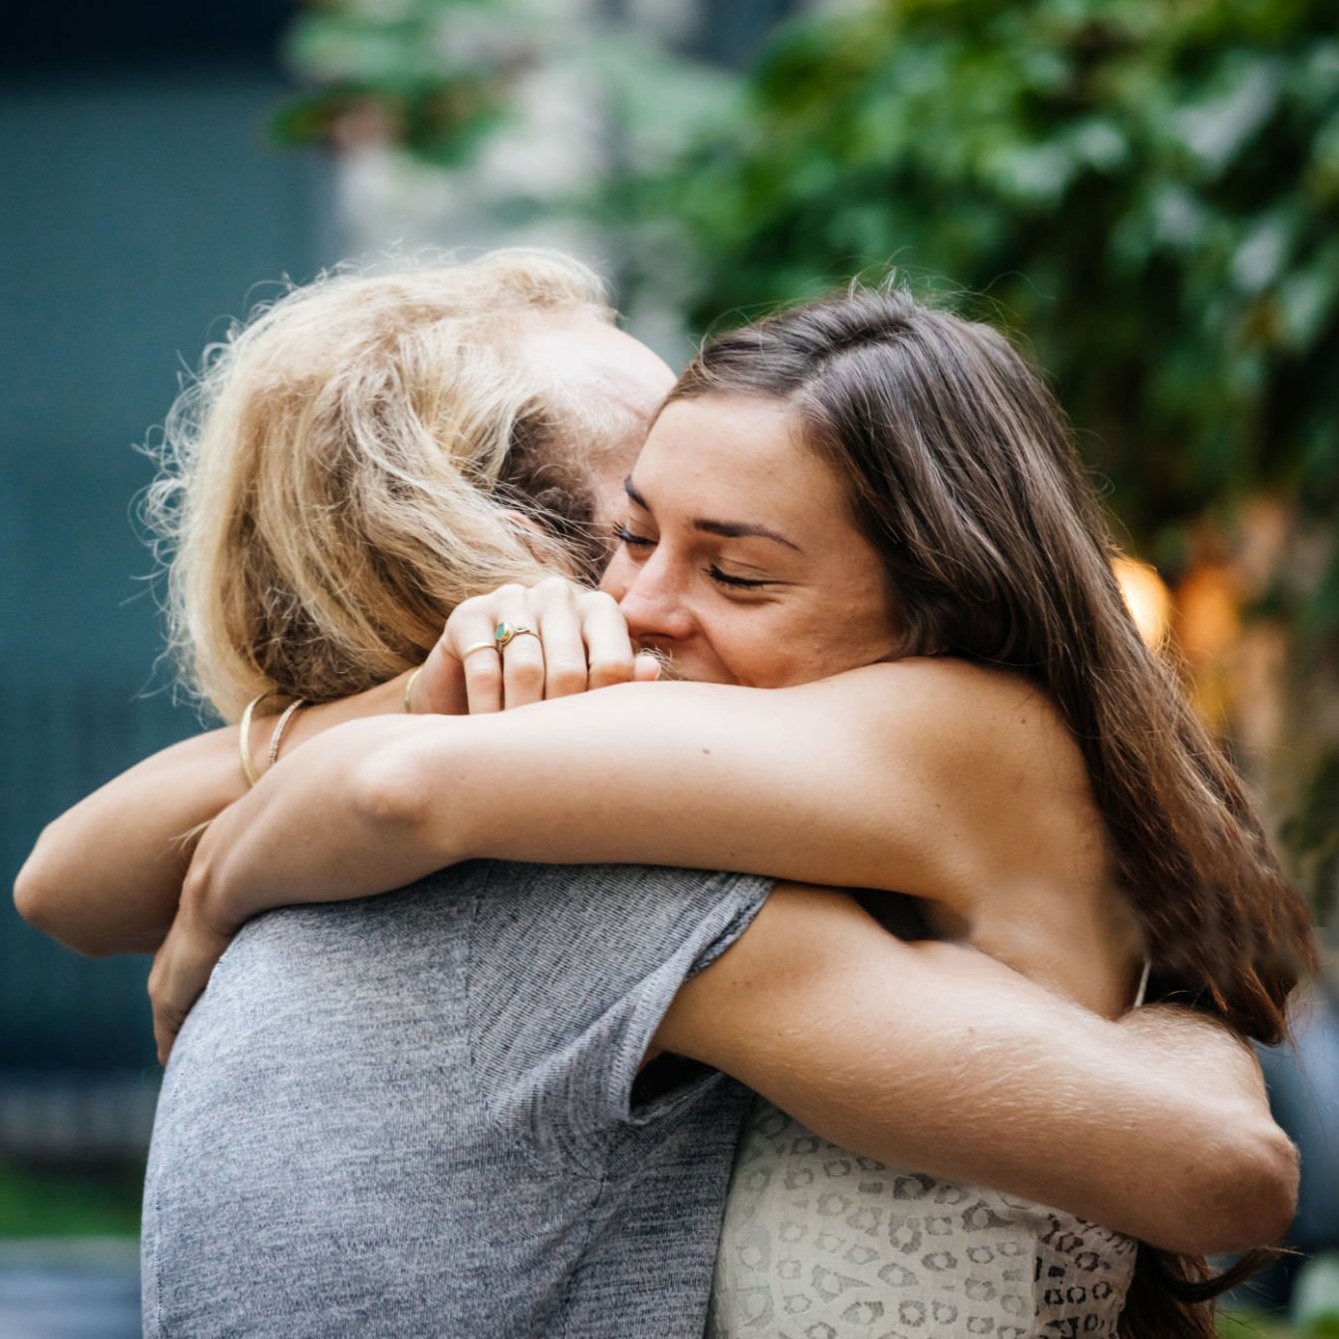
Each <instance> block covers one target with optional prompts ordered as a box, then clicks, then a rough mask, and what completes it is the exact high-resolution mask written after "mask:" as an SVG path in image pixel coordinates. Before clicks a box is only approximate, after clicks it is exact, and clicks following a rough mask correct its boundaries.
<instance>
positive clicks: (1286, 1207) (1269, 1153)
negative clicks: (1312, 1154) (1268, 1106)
mask: <svg viewBox="0 0 1339 1339" xmlns="http://www.w3.org/2000/svg"><path fill="white" fill-rule="evenodd" d="M1298 1170H1299V1167H1298V1157H1297V1149H1296V1148H1295V1147H1294V1145H1293V1143H1292V1141H1291V1140H1290V1139H1289V1138H1288V1136H1287V1135H1285V1134H1284V1133H1283V1131H1282V1130H1280V1129H1279V1127H1278V1126H1277V1125H1275V1124H1274V1122H1273V1121H1271V1120H1269V1119H1268V1117H1267V1116H1264V1115H1262V1114H1260V1113H1259V1112H1258V1111H1257V1110H1256V1109H1255V1108H1252V1109H1251V1110H1250V1112H1249V1113H1244V1114H1243V1115H1242V1116H1241V1118H1240V1119H1239V1120H1238V1121H1236V1122H1233V1123H1232V1125H1231V1126H1230V1127H1228V1129H1227V1130H1226V1133H1225V1134H1224V1135H1223V1136H1222V1137H1221V1138H1220V1140H1219V1141H1218V1142H1217V1143H1216V1144H1215V1145H1214V1146H1212V1147H1206V1148H1205V1149H1204V1151H1203V1153H1202V1155H1201V1156H1200V1158H1199V1159H1198V1165H1197V1166H1196V1168H1195V1169H1194V1174H1193V1176H1192V1184H1191V1185H1190V1186H1188V1187H1187V1188H1186V1193H1185V1196H1184V1199H1183V1207H1190V1208H1191V1210H1192V1212H1190V1213H1184V1214H1182V1215H1181V1216H1180V1217H1181V1221H1180V1222H1179V1223H1178V1225H1177V1227H1176V1229H1175V1230H1174V1236H1175V1239H1174V1240H1169V1241H1167V1242H1165V1243H1155V1244H1158V1245H1164V1246H1165V1248H1166V1249H1169V1250H1175V1251H1177V1252H1180V1253H1182V1254H1187V1255H1221V1254H1227V1253H1229V1252H1237V1251H1244V1250H1249V1249H1251V1248H1252V1247H1255V1246H1263V1245H1267V1244H1269V1243H1273V1242H1278V1241H1282V1240H1283V1239H1284V1237H1286V1235H1287V1233H1288V1229H1289V1227H1290V1226H1291V1224H1292V1220H1293V1216H1294V1214H1295V1213H1296V1212H1297V1185H1298Z"/></svg>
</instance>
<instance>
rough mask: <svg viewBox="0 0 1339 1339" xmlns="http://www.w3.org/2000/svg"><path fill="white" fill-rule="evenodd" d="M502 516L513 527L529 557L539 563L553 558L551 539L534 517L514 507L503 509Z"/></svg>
mask: <svg viewBox="0 0 1339 1339" xmlns="http://www.w3.org/2000/svg"><path fill="white" fill-rule="evenodd" d="M502 514H503V515H504V516H505V517H506V518H507V520H508V521H509V522H510V523H511V524H512V525H513V526H515V528H516V533H517V534H518V535H519V536H520V537H521V542H522V543H523V544H524V545H525V546H526V548H527V549H529V550H530V555H531V557H533V558H538V559H540V560H541V561H543V560H544V559H546V558H552V557H553V538H552V536H551V535H550V534H549V533H548V531H546V530H545V529H544V527H543V526H542V525H541V524H540V523H539V521H538V520H536V519H535V517H533V516H531V515H529V514H528V513H526V512H523V511H521V510H519V509H518V508H516V507H504V508H503V511H502Z"/></svg>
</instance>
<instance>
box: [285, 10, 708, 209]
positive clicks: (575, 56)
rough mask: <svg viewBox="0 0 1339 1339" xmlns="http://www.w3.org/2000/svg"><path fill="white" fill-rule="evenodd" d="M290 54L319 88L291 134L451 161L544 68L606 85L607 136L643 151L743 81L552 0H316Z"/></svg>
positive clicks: (664, 141) (469, 150) (683, 133)
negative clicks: (559, 8)
mask: <svg viewBox="0 0 1339 1339" xmlns="http://www.w3.org/2000/svg"><path fill="white" fill-rule="evenodd" d="M285 56H286V59H287V62H288V64H289V65H290V67H292V68H293V70H294V71H295V72H296V73H297V74H299V75H300V76H301V77H302V79H303V80H304V81H305V82H306V83H307V84H308V85H309V86H310V91H309V92H308V93H307V94H305V95H304V96H302V97H299V98H297V99H295V100H294V101H293V102H291V103H289V104H288V105H286V106H285V107H283V108H282V109H281V110H280V112H279V114H278V116H277V117H276V118H275V124H274V130H275V135H276V138H278V140H279V141H280V142H281V143H283V144H288V145H309V144H333V145H334V146H336V147H340V146H343V145H348V144H351V143H356V142H358V141H360V140H378V141H382V142H390V143H393V144H397V145H399V146H401V147H402V148H403V149H405V150H406V151H407V152H408V153H410V154H411V155H412V156H413V157H415V158H417V159H418V160H420V161H421V162H425V163H429V164H433V165H436V166H439V167H456V166H459V165H461V164H462V163H466V162H468V161H469V160H470V159H471V157H472V156H473V155H474V154H475V153H476V152H477V151H478V150H479V149H480V148H481V146H483V145H484V144H485V143H486V142H487V140H488V138H489V136H490V134H491V133H492V132H494V131H497V130H498V129H500V128H502V127H503V126H505V125H506V124H507V123H508V122H509V121H511V120H512V119H514V118H515V116H516V114H517V110H518V102H520V101H522V100H523V99H524V96H525V94H524V89H525V85H526V82H527V80H528V78H529V77H531V76H533V75H535V74H536V73H537V72H548V73H555V72H557V73H559V74H560V75H563V76H565V77H566V78H568V79H569V80H571V79H575V80H576V81H577V82H578V83H580V84H582V85H583V86H585V87H586V88H587V89H589V90H590V91H591V92H593V93H594V94H595V98H594V101H595V103H596V107H595V109H594V110H595V111H596V112H597V113H598V112H600V111H603V112H604V113H606V117H607V121H608V126H609V128H610V131H611V134H610V144H609V145H608V146H607V147H608V148H610V149H611V150H614V151H615V156H617V150H618V149H628V150H637V151H638V152H637V156H638V157H639V159H640V160H642V161H645V160H646V157H647V154H648V152H649V156H650V158H652V159H659V158H660V157H661V156H663V154H664V153H665V152H667V151H674V150H676V149H679V148H681V147H682V146H683V144H684V142H685V140H686V138H687V137H688V136H690V135H691V134H692V133H693V132H694V130H696V129H697V128H698V127H699V126H700V125H701V124H703V122H704V121H706V120H707V119H709V118H711V117H712V116H713V114H714V113H716V112H718V111H719V110H720V108H721V107H722V106H723V102H724V98H725V97H726V96H728V94H729V92H731V91H732V89H733V81H732V80H731V79H729V78H727V77H726V76H724V75H723V74H722V73H721V72H719V71H714V70H712V69H711V68H710V67H708V66H705V65H703V64H702V63H701V62H698V61H693V60H690V59H687V58H684V57H679V56H673V55H670V54H668V53H666V52H665V51H664V50H663V49H662V48H659V47H657V46H655V45H654V44H653V43H651V42H649V41H647V40H645V39H644V38H641V37H639V36H638V34H637V32H636V30H635V29H634V28H633V27H632V26H630V25H628V24H626V23H622V24H620V23H617V22H613V23H609V22H606V23H599V24H596V23H594V22H590V21H587V22H584V23H582V22H578V21H576V19H575V18H574V17H573V16H572V15H571V14H564V13H562V12H555V7H554V6H553V5H552V4H550V3H546V2H545V0H310V2H309V3H308V4H307V5H306V6H305V7H304V8H303V9H302V10H301V11H300V13H299V15H298V18H297V19H296V20H295V22H294V23H293V25H292V26H291V28H290V30H289V32H288V35H287V39H286V42H285ZM615 127H616V132H615ZM615 141H616V142H617V143H615ZM633 141H635V143H633ZM589 203H590V202H589V201H585V202H583V204H584V205H585V206H586V207H589Z"/></svg>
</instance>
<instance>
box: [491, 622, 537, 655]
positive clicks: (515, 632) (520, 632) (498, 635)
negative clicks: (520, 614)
mask: <svg viewBox="0 0 1339 1339" xmlns="http://www.w3.org/2000/svg"><path fill="white" fill-rule="evenodd" d="M538 636H539V633H537V632H536V631H535V630H534V628H526V627H522V626H521V625H520V624H517V625H516V626H514V627H513V626H512V624H510V623H499V624H498V625H497V627H495V628H494V629H493V645H494V646H496V647H497V649H498V650H499V651H503V650H505V649H506V648H507V647H508V646H510V645H511V643H512V642H514V641H515V640H516V639H517V638H518V637H538Z"/></svg>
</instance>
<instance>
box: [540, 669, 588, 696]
mask: <svg viewBox="0 0 1339 1339" xmlns="http://www.w3.org/2000/svg"><path fill="white" fill-rule="evenodd" d="M585 686H586V666H585V665H584V664H579V663H577V662H576V661H567V662H566V663H564V664H561V665H554V666H550V668H549V687H550V689H551V690H552V691H553V693H554V695H555V696H563V695H566V694H568V693H579V692H581V690H582V689H583V688H585Z"/></svg>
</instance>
